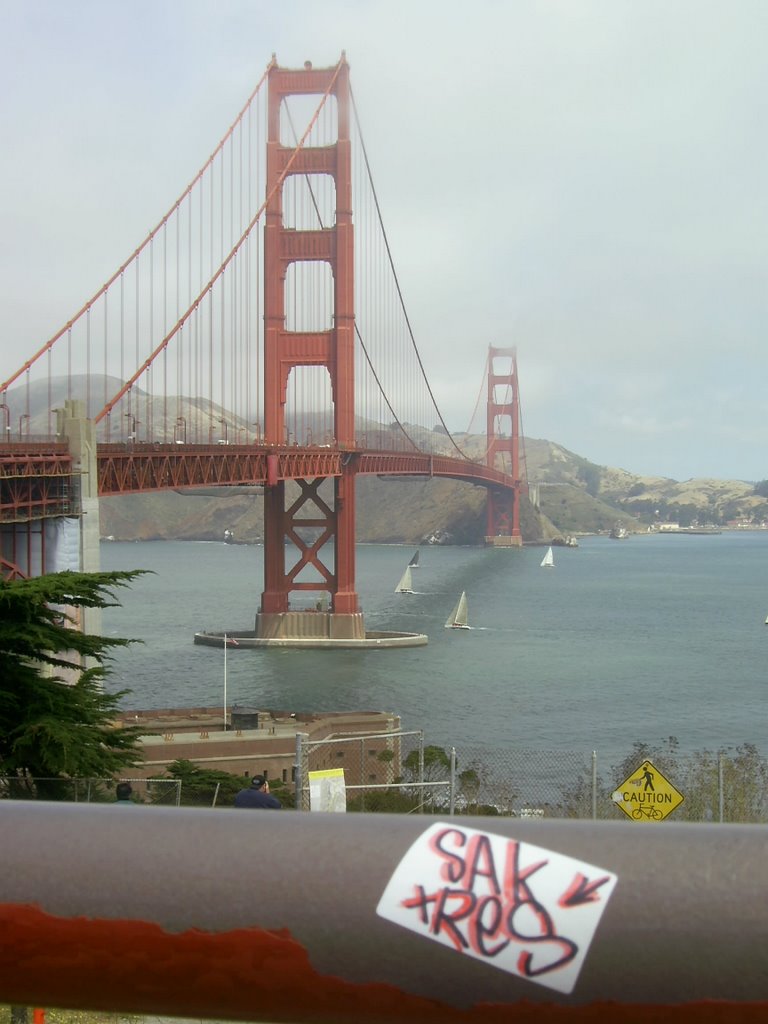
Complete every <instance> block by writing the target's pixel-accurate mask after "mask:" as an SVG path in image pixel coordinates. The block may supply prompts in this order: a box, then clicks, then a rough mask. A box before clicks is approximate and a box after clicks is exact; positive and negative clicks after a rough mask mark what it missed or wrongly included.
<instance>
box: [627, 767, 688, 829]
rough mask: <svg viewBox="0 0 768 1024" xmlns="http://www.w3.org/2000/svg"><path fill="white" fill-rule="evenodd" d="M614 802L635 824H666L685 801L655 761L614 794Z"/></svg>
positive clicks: (633, 773)
mask: <svg viewBox="0 0 768 1024" xmlns="http://www.w3.org/2000/svg"><path fill="white" fill-rule="evenodd" d="M611 799H612V800H613V801H614V803H616V804H618V806H619V807H620V808H621V809H622V811H624V813H625V814H626V816H627V817H628V818H631V819H632V820H633V821H663V820H664V818H666V817H667V816H668V815H670V814H671V813H672V811H674V809H675V808H676V807H679V806H680V804H681V803H682V802H683V800H685V797H684V796H683V794H682V793H681V792H680V791H679V790H677V789H675V787H674V786H673V785H672V783H671V782H670V781H669V779H667V778H665V777H664V776H663V775H662V774H661V772H660V771H659V769H658V768H657V767H656V765H655V764H654V763H653V761H643V763H642V764H641V765H640V767H639V768H637V769H636V770H635V771H633V772H632V774H631V775H630V776H629V778H627V779H625V780H624V782H622V784H621V785H620V786H619V788H618V789H617V790H615V791H614V792H613V793H612V794H611Z"/></svg>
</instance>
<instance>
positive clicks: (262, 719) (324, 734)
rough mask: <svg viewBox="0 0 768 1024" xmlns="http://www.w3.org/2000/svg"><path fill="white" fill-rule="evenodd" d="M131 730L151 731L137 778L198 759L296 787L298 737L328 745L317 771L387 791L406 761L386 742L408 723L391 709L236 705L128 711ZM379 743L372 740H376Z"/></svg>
mask: <svg viewBox="0 0 768 1024" xmlns="http://www.w3.org/2000/svg"><path fill="white" fill-rule="evenodd" d="M120 722H121V724H124V725H139V726H141V727H142V729H143V730H144V732H143V735H142V736H141V741H140V748H141V752H142V754H143V757H144V762H143V764H141V765H138V766H137V767H136V768H134V769H131V771H132V773H134V774H135V777H137V778H157V777H158V776H162V775H163V774H165V773H166V772H167V771H168V768H169V767H170V765H171V764H172V763H173V762H174V761H179V760H185V761H192V763H193V764H196V765H198V766H199V767H201V768H215V769H217V770H219V771H225V772H231V773H232V774H233V775H243V776H251V775H256V774H258V775H264V776H265V777H266V778H268V779H279V780H280V781H282V782H285V783H287V784H288V785H290V783H291V782H293V781H294V764H295V760H296V733H297V732H301V733H306V734H307V736H308V741H307V742H308V743H309V745H310V746H311V745H312V743H313V742H314V743H317V742H318V741H320V740H332V739H333V740H341V739H348V740H349V742H344V743H328V744H325V745H323V746H320V747H318V748H317V749H316V750H315V751H313V754H312V758H311V762H310V768H311V769H312V770H313V771H315V770H321V769H323V768H344V769H345V777H346V782H347V785H362V784H364V783H368V784H370V785H384V784H389V783H391V782H392V781H393V776H394V774H397V772H396V767H397V766H398V765H399V763H400V740H399V737H396V736H395V737H393V736H381V735H377V734H381V733H395V732H397V731H398V730H399V729H400V718H399V716H397V715H395V714H391V713H388V712H385V711H339V712H325V713H322V714H308V713H301V712H299V713H295V714H294V713H289V712H285V711H280V712H276V711H262V710H259V709H256V708H250V707H248V708H242V707H238V706H237V705H235V706H234V707H232V709H231V710H229V711H228V714H227V722H226V728H225V723H224V721H223V711H222V708H165V709H158V710H148V711H125V712H123V714H122V715H121V716H120ZM372 734H373V735H374V736H376V738H366V737H370V736H371V735H372Z"/></svg>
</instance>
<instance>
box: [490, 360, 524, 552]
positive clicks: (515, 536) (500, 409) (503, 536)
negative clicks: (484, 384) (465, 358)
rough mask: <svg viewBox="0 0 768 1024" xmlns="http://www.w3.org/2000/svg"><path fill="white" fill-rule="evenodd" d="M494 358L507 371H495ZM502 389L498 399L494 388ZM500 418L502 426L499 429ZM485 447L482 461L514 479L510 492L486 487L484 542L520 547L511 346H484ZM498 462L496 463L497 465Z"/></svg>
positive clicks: (514, 372) (517, 394)
mask: <svg viewBox="0 0 768 1024" xmlns="http://www.w3.org/2000/svg"><path fill="white" fill-rule="evenodd" d="M496 359H507V360H510V362H509V363H508V364H507V365H508V367H509V369H508V371H507V372H501V371H499V372H496V369H495V366H494V363H495V360H496ZM500 387H501V388H504V395H503V399H502V400H501V401H498V400H497V399H498V398H499V395H498V393H497V390H496V389H497V388H500ZM502 418H508V419H509V423H508V424H504V427H506V429H501V430H500V432H498V433H497V430H499V423H500V420H501V419H502ZM487 422H488V426H487V436H488V447H487V449H486V462H487V464H488V465H489V466H490V467H491V468H495V469H503V470H504V471H505V472H506V473H508V474H509V475H510V476H511V477H512V479H513V480H514V481H515V487H514V490H512V491H500V490H494V489H493V488H489V489H488V502H487V510H488V520H487V527H486V537H485V542H486V544H490V545H493V546H494V547H521V546H522V543H523V539H522V535H521V533H520V488H521V484H522V482H521V479H520V391H519V384H518V378H517V351H516V349H514V348H494V347H493V346H489V348H488V421H487ZM499 463H500V464H499Z"/></svg>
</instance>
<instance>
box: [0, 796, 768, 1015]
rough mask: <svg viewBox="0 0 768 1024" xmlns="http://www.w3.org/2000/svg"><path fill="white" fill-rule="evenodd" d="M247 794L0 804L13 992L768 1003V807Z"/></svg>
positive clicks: (447, 1011)
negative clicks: (462, 808)
mask: <svg viewBox="0 0 768 1024" xmlns="http://www.w3.org/2000/svg"><path fill="white" fill-rule="evenodd" d="M255 813H257V817H258V821H257V820H256V819H254V816H253V814H254V812H245V811H234V810H232V811H230V810H199V809H185V808H141V807H137V808H131V809H126V808H124V807H120V806H117V805H104V806H96V805H87V804H77V805H75V804H68V805H66V804H52V803H44V802H37V803H35V802H16V801H3V802H1V803H0V831H1V833H2V837H3V841H2V844H0V1002H4V1003H7V1004H14V1005H32V1006H59V1007H67V1006H69V1007H78V1008H84V1009H96V1010H113V1011H120V1012H121V1013H152V1014H168V1015H172V1016H181V1017H193V1018H195V1019H198V1020H199V1019H202V1018H212V1019H218V1020H236V1019H239V1020H250V1021H280V1020H282V1021H293V1022H296V1024H303V1022H305V1021H306V1022H320V1021H323V1022H327V1021H338V1022H340V1024H343V1022H349V1024H352V1022H353V1021H354V1022H357V1024H366V1022H371V1024H373V1022H377V1024H389V1022H393V1024H394V1022H398V1024H402V1022H416V1021H419V1022H420V1021H424V1020H426V1021H433V1022H437V1021H438V1020H439V1021H445V1022H448V1024H458V1022H464V1024H466V1022H467V1021H470V1020H471V1021H472V1022H473V1024H475V1022H477V1024H485V1022H488V1024H490V1022H493V1021H498V1020H500V1019H508V1018H513V1019H520V1020H526V1019H530V1020H533V1019H535V1020H536V1021H537V1022H538V1021H545V1022H547V1021H553V1020H555V1021H557V1022H558V1024H559V1022H561V1021H568V1020H571V1019H572V1020H574V1021H576V1020H579V1021H583V1020H589V1021H591V1022H592V1021H598V1022H600V1021H605V1022H606V1024H607V1022H615V1021H619V1022H621V1021H627V1022H630V1021H632V1022H634V1021H638V1020H646V1019H660V1020H661V1019H663V1020H672V1021H686V1022H688V1021H690V1022H694V1021H701V1020H715V1019H716V1020H718V1021H734V1022H735V1021H737V1020H738V1021H739V1022H743V1021H748V1022H751V1021H755V1022H757V1021H758V1020H762V1019H765V1013H766V1011H767V1010H768V1003H766V985H765V972H764V964H763V958H764V956H763V954H764V941H763V940H764V936H765V909H764V900H763V899H762V894H764V893H765V892H766V891H767V890H768V859H767V858H766V857H765V845H766V841H767V840H768V828H766V827H765V826H729V825H724V826H718V827H712V828H701V827H697V826H693V825H684V824H666V825H664V826H655V825H654V826H639V825H636V824H632V823H626V824H621V823H607V822H562V821H546V820H544V821H540V820H536V819H524V820H519V819H509V818H506V819H494V820H493V821H490V820H489V819H488V818H463V819H451V822H452V823H451V824H450V825H448V824H441V823H440V819H438V818H434V817H432V816H415V817H414V816H404V815H378V816H377V815H343V814H284V813H282V812H277V813H270V814H268V816H266V817H265V816H264V814H259V812H255ZM478 844H479V845H478ZM504 850H506V854H504V853H503V852H502V851H504ZM472 851H474V852H472ZM490 851H493V855H492V854H491V852H490ZM505 862H506V867H505V866H504V865H505ZM441 865H442V867H441ZM515 879H516V881H515ZM430 886H436V890H435V892H433V891H432V889H431V888H429V887H430ZM425 887H426V888H425ZM420 893H422V894H423V897H424V898H423V900H422V902H421V903H419V898H420V897H419V894H420ZM558 894H560V895H558ZM437 900H439V901H440V902H439V904H438V902H436V901H437ZM446 900H447V901H449V902H447V903H446V902H445V901H446ZM403 901H405V902H403ZM419 906H421V910H420V909H419ZM408 907H412V909H410V910H409V909H408ZM532 928H535V931H532ZM542 929H543V930H542ZM465 943H466V945H465ZM510 947H511V950H512V953H511V955H510V953H509V948H510ZM573 957H575V958H576V960H575V961H574V963H576V964H577V965H578V967H577V968H574V970H573V971H572V972H571V974H570V975H569V978H570V980H569V981H568V982H567V983H566V982H565V980H563V981H562V982H561V981H560V980H559V979H560V969H559V968H556V967H555V966H554V965H555V964H556V963H560V962H561V960H563V959H566V960H569V961H570V960H571V959H572V958H573ZM574 975H575V976H574ZM569 986H570V987H569ZM712 1001H716V1002H717V1006H718V1014H719V1015H718V1016H713V1015H712V1013H711V1007H712ZM707 1007H710V1011H708V1010H707ZM708 1012H709V1016H707V1013H708Z"/></svg>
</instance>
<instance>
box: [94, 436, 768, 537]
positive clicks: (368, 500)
mask: <svg viewBox="0 0 768 1024" xmlns="http://www.w3.org/2000/svg"><path fill="white" fill-rule="evenodd" d="M424 433H428V432H427V431H424ZM461 443H462V446H463V447H465V448H466V449H467V450H470V451H472V450H475V451H477V452H478V453H480V452H481V451H482V450H483V447H484V443H485V439H484V438H483V437H480V436H477V437H466V436H465V437H462V438H461ZM524 450H525V463H526V468H527V476H528V480H529V482H530V484H531V488H530V498H531V500H530V501H529V500H528V499H526V498H524V499H523V500H522V502H521V529H522V533H523V540H524V541H525V542H526V543H536V542H542V541H554V542H557V541H558V540H562V539H563V538H564V537H565V536H566V535H568V534H579V533H599V532H605V531H607V530H610V529H611V527H612V526H614V525H615V524H616V523H617V522H620V523H622V524H623V525H625V526H626V527H627V529H629V530H630V531H643V532H645V531H646V530H647V529H648V526H649V525H651V524H652V523H661V522H678V523H680V525H682V526H686V525H689V524H690V523H691V522H699V523H702V524H703V523H712V524H717V525H723V524H725V523H727V522H728V521H732V520H735V519H742V520H751V521H755V522H759V521H761V520H768V499H766V498H765V497H761V496H760V495H758V494H756V493H755V487H754V486H753V485H752V484H749V483H745V482H743V481H737V480H736V481H734V480H730V481H725V480H688V481H685V482H683V483H679V482H678V481H676V480H669V479H666V478H664V477H641V476H638V475H635V474H633V473H629V472H627V471H626V470H623V469H615V468H611V467H607V466H598V465H596V464H595V463H592V462H589V461H588V460H587V459H585V458H583V457H581V456H579V455H575V454H574V453H573V452H569V451H568V450H567V449H566V448H563V447H562V446H561V445H557V444H554V443H553V442H551V441H545V440H538V439H536V438H526V439H525V442H524ZM225 530H231V531H233V532H234V535H235V538H236V539H238V540H241V541H255V540H260V539H261V538H262V536H263V516H262V500H261V495H260V494H259V493H258V492H255V493H254V494H250V495H243V494H233V495H231V496H230V495H225V496H222V497H196V496H193V495H191V494H185V495H180V494H176V493H173V492H168V493H158V494H146V495H125V496H124V497H116V498H108V499H105V500H104V501H102V502H101V533H102V536H114V537H115V538H116V539H120V540H154V539H171V538H174V539H182V540H221V539H222V538H223V537H224V531H225ZM357 532H358V539H359V540H360V541H365V542H369V543H389V542H400V543H412V544H418V543H421V542H427V541H429V540H432V541H433V542H435V541H436V542H441V543H453V544H481V543H482V540H483V536H484V534H485V491H484V489H483V488H481V487H474V486H472V485H469V484H464V483H460V482H457V481H452V480H443V479H437V480H413V481H405V480H402V479H396V480H395V479H393V480H386V479H379V478H377V477H360V478H359V479H358V483H357Z"/></svg>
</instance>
